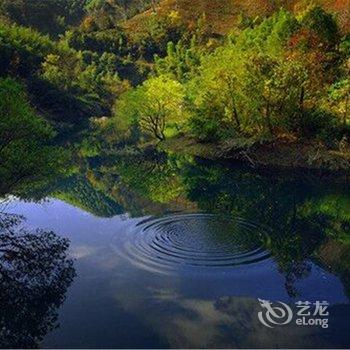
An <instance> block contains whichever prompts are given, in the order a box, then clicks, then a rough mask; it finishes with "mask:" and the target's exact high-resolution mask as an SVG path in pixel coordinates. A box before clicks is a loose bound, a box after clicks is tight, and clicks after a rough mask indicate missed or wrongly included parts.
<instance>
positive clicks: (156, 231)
mask: <svg viewBox="0 0 350 350" xmlns="http://www.w3.org/2000/svg"><path fill="white" fill-rule="evenodd" d="M264 237H265V234H264V231H263V230H262V229H261V228H260V227H259V226H257V225H256V224H254V223H252V222H248V221H245V220H243V219H241V218H227V217H221V216H216V215H210V214H185V215H170V216H166V217H161V218H151V219H147V220H144V221H142V222H140V223H138V224H137V225H136V227H133V230H131V231H130V232H128V233H127V234H126V235H125V237H124V240H123V242H122V243H121V244H118V246H119V248H121V250H122V251H121V252H119V253H120V254H122V255H124V256H125V257H126V258H127V259H128V260H130V261H131V262H132V263H133V264H135V265H137V266H139V267H141V268H144V269H147V270H151V271H157V272H171V271H179V270H188V269H199V268H200V269H202V270H206V269H211V270H215V271H217V269H220V268H221V269H223V268H229V267H234V266H239V265H245V264H253V263H258V262H260V261H262V260H265V259H267V258H268V257H269V253H268V252H267V251H266V250H264V249H263V248H262V244H261V242H262V240H263V239H264Z"/></svg>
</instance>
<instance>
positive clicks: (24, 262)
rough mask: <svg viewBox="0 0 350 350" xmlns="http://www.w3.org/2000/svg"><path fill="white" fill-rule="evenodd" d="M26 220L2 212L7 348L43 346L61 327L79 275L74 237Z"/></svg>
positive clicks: (2, 319) (0, 321) (1, 330)
mask: <svg viewBox="0 0 350 350" xmlns="http://www.w3.org/2000/svg"><path fill="white" fill-rule="evenodd" d="M22 223H23V217H20V216H17V215H11V214H5V213H0V282H1V283H0V308H1V313H0V347H1V348H36V347H38V346H39V345H40V344H39V343H40V341H41V340H42V339H43V337H44V336H45V335H46V334H47V333H48V332H49V331H50V330H52V329H54V328H55V327H56V326H57V316H58V313H57V309H58V308H59V307H60V305H61V304H62V303H63V301H64V299H65V293H66V291H67V288H68V287H69V285H70V284H71V282H72V281H73V278H74V276H75V270H74V267H73V261H72V260H71V259H69V258H68V257H67V250H68V247H69V242H68V240H67V239H65V238H61V237H58V236H57V235H56V234H55V233H54V232H48V231H43V230H36V231H30V230H28V229H27V228H25V227H23V225H22Z"/></svg>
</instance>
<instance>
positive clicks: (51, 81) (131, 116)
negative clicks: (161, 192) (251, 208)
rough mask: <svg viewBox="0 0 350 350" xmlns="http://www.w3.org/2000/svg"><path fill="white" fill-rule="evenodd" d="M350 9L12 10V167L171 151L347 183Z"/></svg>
mask: <svg viewBox="0 0 350 350" xmlns="http://www.w3.org/2000/svg"><path fill="white" fill-rule="evenodd" d="M349 5H350V4H349V0H341V1H339V0H338V1H329V0H327V1H326V0H313V1H307V0H293V1H289V0H288V1H286V0H280V1H275V0H257V1H254V2H252V1H250V0H249V1H245V0H244V1H243V0H232V1H227V2H223V1H221V0H220V1H219V0H210V1H209V0H194V1H193V2H189V1H188V0H177V1H173V0H162V1H158V0H108V1H107V0H61V1H59V2H57V1H56V0H47V1H45V2H44V3H41V4H40V5H39V3H38V2H36V1H32V0H22V1H15V2H13V1H12V0H0V95H1V96H3V98H2V99H1V100H0V126H1V128H2V129H1V130H0V136H1V139H0V156H1V159H2V163H3V164H5V165H6V167H4V169H0V171H3V172H5V173H8V172H9V170H8V169H14V168H17V167H18V164H21V168H22V169H21V174H20V178H21V177H22V176H27V175H26V174H27V173H29V170H30V167H31V165H30V164H29V163H28V162H24V161H23V160H24V159H26V158H28V159H32V158H34V159H35V157H37V154H38V153H39V152H38V150H37V149H36V148H37V147H39V146H40V145H44V146H45V150H46V153H47V154H46V155H45V156H46V157H47V158H48V159H50V162H54V160H53V159H52V158H55V157H54V156H52V157H51V156H50V154H52V155H54V150H55V147H53V146H55V144H56V145H57V144H59V146H62V147H63V148H67V149H73V150H79V151H80V152H81V153H82V154H85V155H86V156H87V157H89V156H94V155H97V154H98V153H108V152H110V153H112V154H113V153H116V152H118V151H121V152H122V151H123V149H124V148H130V147H131V148H132V147H134V148H135V149H137V148H139V149H142V148H145V147H147V145H150V144H153V145H155V144H157V143H159V144H160V146H159V147H161V148H162V147H163V148H164V149H169V150H175V151H178V152H187V153H190V154H191V153H192V154H194V155H198V156H201V157H204V158H211V159H230V160H234V161H243V162H245V163H247V164H249V165H251V166H252V167H259V166H262V167H282V168H302V169H322V170H327V171H330V172H335V173H336V172H345V173H349V171H350V21H349ZM18 91H21V98H20V99H18V96H17V95H18V93H17V92H18ZM9 116H10V118H9ZM26 125H31V128H32V132H30V133H28V132H26V127H27V126H26ZM43 129H46V131H45V132H43ZM47 130H49V131H47ZM49 134H50V135H49ZM9 135H13V137H12V136H11V137H10V136H9ZM77 135H78V136H77ZM18 145H21V147H18ZM28 145H32V146H31V147H27V146H28ZM56 151H57V149H56ZM64 158H67V157H64ZM59 162H60V164H61V163H62V162H63V160H62V159H60V160H59ZM13 164H15V165H16V166H13ZM5 168H7V170H6V169H5ZM50 168H53V169H54V168H55V166H54V164H51V166H50ZM11 171H12V170H11ZM48 171H49V169H48ZM23 174H24V175H23Z"/></svg>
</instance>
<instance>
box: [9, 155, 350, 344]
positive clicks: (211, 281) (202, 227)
mask: <svg viewBox="0 0 350 350" xmlns="http://www.w3.org/2000/svg"><path fill="white" fill-rule="evenodd" d="M45 191H46V192H45V195H43V196H44V197H46V200H45V201H40V202H32V201H30V202H25V201H21V200H18V199H12V200H10V201H9V202H8V203H7V204H6V212H7V213H12V214H20V215H22V216H23V217H24V218H25V219H26V223H25V225H26V227H29V228H32V229H34V228H40V229H43V230H48V231H53V232H54V233H55V234H56V235H58V236H61V237H64V238H68V239H69V240H70V246H69V252H70V253H69V254H70V256H71V257H73V258H74V269H75V277H74V279H73V281H72V282H71V283H70V284H67V288H66V289H65V290H64V291H63V292H64V293H63V292H62V294H64V297H65V299H64V300H61V299H60V302H57V303H54V305H51V304H50V306H49V307H47V308H45V310H42V309H40V308H41V307H42V305H41V304H40V303H37V304H33V303H34V300H33V299H30V300H27V299H26V301H25V303H27V304H28V305H27V304H25V303H24V305H23V300H22V299H20V300H21V301H20V302H21V303H22V305H21V307H22V309H23V310H24V311H23V315H24V317H27V316H26V313H25V312H27V311H26V310H27V309H28V310H29V311H28V313H29V312H30V313H32V312H33V309H35V310H37V309H38V308H39V309H40V310H41V313H40V315H44V314H45V315H47V314H49V313H51V314H52V313H57V319H55V320H52V319H51V322H53V323H54V324H55V325H57V328H56V329H52V327H47V326H46V325H45V322H48V321H47V319H48V318H47V316H45V317H43V316H42V317H41V318H40V320H41V321H40V322H41V323H40V324H34V325H33V324H28V325H26V326H23V323H21V324H22V326H19V324H18V323H15V322H12V318H11V317H10V316H9V318H8V319H6V318H4V319H5V321H4V320H3V321H2V322H5V325H6V327H8V329H9V332H8V333H3V334H7V337H9V338H8V339H10V340H8V342H7V344H11V341H12V342H13V344H14V345H16V344H17V345H18V344H20V345H21V346H24V345H25V344H26V341H29V339H31V340H33V339H34V338H35V339H34V340H37V342H38V345H39V346H41V347H45V348H175V347H181V348H264V347H274V348H275V347H276V348H279V347H282V348H285V347H288V348H345V347H350V336H349V334H350V303H349V296H350V193H349V190H348V186H347V184H345V183H343V182H336V181H334V180H333V179H329V178H326V177H320V176H318V175H311V174H309V175H306V174H302V175H300V174H292V173H289V174H287V175H286V174H275V173H272V172H265V173H259V172H257V171H252V170H247V169H243V168H242V167H238V166H228V165H222V164H215V163H208V162H203V161H200V160H196V159H192V158H178V157H174V156H166V157H165V156H163V157H161V158H156V159H151V160H144V161H141V162H135V160H134V159H119V160H116V161H115V162H110V163H108V164H105V163H104V164H101V162H100V161H96V160H93V161H90V162H89V164H88V169H86V167H85V168H84V171H80V172H79V173H76V174H75V175H73V176H71V177H70V178H68V179H65V180H61V181H58V182H57V183H55V184H53V185H52V187H50V189H45ZM22 282H23V281H22ZM23 283H24V282H23ZM55 292H56V290H55ZM50 293H52V291H51V290H50V291H49V290H45V289H43V290H42V295H43V297H42V300H44V301H45V300H46V299H47V298H48V297H49V295H51V294H50ZM259 299H263V300H268V301H271V302H275V303H277V302H283V303H286V304H287V309H285V310H286V312H287V313H288V312H289V311H288V306H289V307H290V311H291V312H292V313H293V316H292V319H291V320H290V321H289V322H288V323H287V324H283V325H282V324H281V323H284V322H285V321H286V320H287V321H288V317H287V318H283V315H282V314H283V312H282V311H281V312H282V314H279V313H278V312H277V311H276V310H275V309H274V310H275V311H276V312H277V315H276V317H274V318H273V320H274V321H275V323H269V322H267V323H268V325H267V326H266V325H264V324H263V323H262V322H261V320H260V319H259V313H260V314H261V315H262V317H263V320H265V321H266V320H267V318H266V316H268V312H267V309H266V308H264V307H262V306H261V303H260V302H259ZM298 301H307V302H310V303H317V302H318V301H320V302H323V301H326V302H327V303H329V307H328V308H327V312H328V315H327V316H319V318H322V319H327V320H328V321H327V322H328V328H323V327H322V326H321V325H318V326H317V325H297V324H296V319H297V318H298V316H297V311H298V309H297V307H296V304H295V303H296V302H298ZM33 305H34V306H33ZM274 306H279V307H282V308H284V306H281V304H278V305H277V304H274ZM299 311H300V310H299ZM309 311H311V313H312V314H313V313H314V312H315V311H316V309H315V306H314V305H311V307H310V309H309ZM312 314H311V315H309V316H307V317H306V320H308V319H310V318H317V317H318V315H316V316H314V317H313V316H312ZM284 316H286V315H284ZM287 316H288V315H287ZM6 322H8V324H6ZM21 322H23V321H21ZM31 326H33V327H38V328H41V329H45V332H42V333H43V334H42V335H41V336H40V335H38V336H35V334H36V333H35V331H36V330H34V329H31ZM270 327H271V328H270ZM11 334H12V335H13V338H10V335H11ZM33 334H34V335H33ZM38 334H39V333H38ZM11 339H12V340H11ZM19 340H20V341H19Z"/></svg>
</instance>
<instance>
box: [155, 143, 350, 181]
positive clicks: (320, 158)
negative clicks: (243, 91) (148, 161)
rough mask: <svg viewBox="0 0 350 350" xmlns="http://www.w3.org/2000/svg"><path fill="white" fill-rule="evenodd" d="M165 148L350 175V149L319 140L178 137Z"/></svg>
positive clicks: (253, 163) (261, 165)
mask: <svg viewBox="0 0 350 350" xmlns="http://www.w3.org/2000/svg"><path fill="white" fill-rule="evenodd" d="M159 147H160V148H161V149H162V150H165V151H168V152H174V153H177V154H187V155H192V156H197V157H200V158H205V159H210V160H229V161H239V162H243V163H246V164H248V165H250V166H251V167H254V168H277V169H308V170H320V171H325V172H332V173H341V174H346V175H347V176H349V175H350V151H349V150H347V151H344V152H340V151H335V150H329V149H327V148H325V147H322V146H321V145H319V144H316V143H301V142H295V141H290V140H281V139H280V140H276V141H274V142H270V143H265V144H262V145H259V146H254V147H251V148H248V149H233V148H230V147H228V145H224V144H222V145H220V144H214V143H199V142H198V141H196V140H195V139H193V138H189V137H186V136H177V137H174V138H169V139H167V140H164V141H162V142H161V143H160V144H159Z"/></svg>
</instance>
